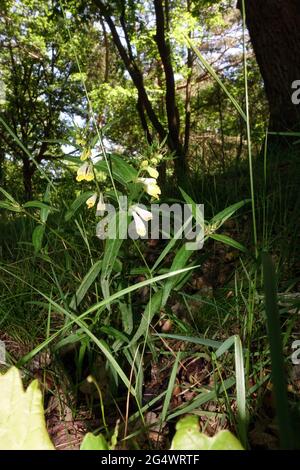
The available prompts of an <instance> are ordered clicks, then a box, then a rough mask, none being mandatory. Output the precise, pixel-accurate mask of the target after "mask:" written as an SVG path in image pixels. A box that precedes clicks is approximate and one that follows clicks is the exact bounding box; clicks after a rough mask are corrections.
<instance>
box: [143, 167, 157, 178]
mask: <svg viewBox="0 0 300 470" xmlns="http://www.w3.org/2000/svg"><path fill="white" fill-rule="evenodd" d="M145 169H146V170H147V171H148V173H149V175H150V176H151V178H155V179H157V178H158V177H159V173H158V171H157V170H156V169H155V168H153V167H152V166H147V168H145Z"/></svg>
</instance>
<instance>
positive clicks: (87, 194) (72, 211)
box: [65, 191, 95, 221]
mask: <svg viewBox="0 0 300 470" xmlns="http://www.w3.org/2000/svg"><path fill="white" fill-rule="evenodd" d="M93 194H95V191H86V192H84V193H82V194H80V195H79V196H78V197H77V198H76V199H75V201H73V203H72V204H71V207H70V209H69V210H68V211H67V213H66V215H65V220H66V221H68V220H70V219H72V217H73V216H74V214H75V212H76V211H78V209H79V208H80V207H81V206H82V205H83V204H85V202H86V201H87V200H88V199H89V198H90V197H91V196H92V195H93Z"/></svg>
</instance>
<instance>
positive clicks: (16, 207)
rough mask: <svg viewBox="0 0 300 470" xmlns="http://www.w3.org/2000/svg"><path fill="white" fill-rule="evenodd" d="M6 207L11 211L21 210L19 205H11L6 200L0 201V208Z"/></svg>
mask: <svg viewBox="0 0 300 470" xmlns="http://www.w3.org/2000/svg"><path fill="white" fill-rule="evenodd" d="M1 207H2V209H7V210H8V211H13V212H22V207H21V206H19V205H13V204H10V203H9V202H6V201H0V208H1Z"/></svg>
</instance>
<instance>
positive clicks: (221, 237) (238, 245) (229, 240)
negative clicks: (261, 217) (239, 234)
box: [209, 234, 247, 253]
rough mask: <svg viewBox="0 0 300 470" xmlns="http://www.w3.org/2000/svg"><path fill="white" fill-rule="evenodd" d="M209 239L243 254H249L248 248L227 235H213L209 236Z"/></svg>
mask: <svg viewBox="0 0 300 470" xmlns="http://www.w3.org/2000/svg"><path fill="white" fill-rule="evenodd" d="M209 238H212V239H213V240H216V241H218V242H221V243H224V245H229V246H232V247H233V248H235V249H236V250H240V251H242V252H243V253H246V252H247V248H246V247H245V246H244V245H242V244H241V243H239V242H237V241H236V240H233V238H231V237H228V236H227V235H218V234H211V235H209Z"/></svg>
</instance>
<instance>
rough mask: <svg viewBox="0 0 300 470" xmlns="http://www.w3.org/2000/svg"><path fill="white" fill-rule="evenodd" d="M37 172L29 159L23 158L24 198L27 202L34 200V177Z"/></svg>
mask: <svg viewBox="0 0 300 470" xmlns="http://www.w3.org/2000/svg"><path fill="white" fill-rule="evenodd" d="M34 171H35V167H34V166H32V164H31V163H30V161H29V159H28V158H27V157H24V158H23V185H24V197H25V200H26V201H30V200H31V199H32V194H33V192H32V177H33V174H34Z"/></svg>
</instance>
